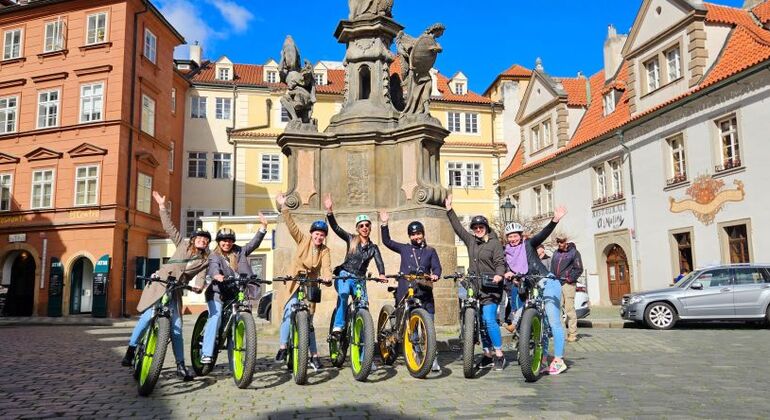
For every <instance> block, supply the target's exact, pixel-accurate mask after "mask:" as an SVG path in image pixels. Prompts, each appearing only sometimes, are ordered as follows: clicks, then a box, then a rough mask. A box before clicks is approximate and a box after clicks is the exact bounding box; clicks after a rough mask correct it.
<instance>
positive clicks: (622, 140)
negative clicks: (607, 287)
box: [616, 130, 641, 290]
mask: <svg viewBox="0 0 770 420" xmlns="http://www.w3.org/2000/svg"><path fill="white" fill-rule="evenodd" d="M616 135H617V136H618V142H619V143H620V147H622V148H623V150H625V152H626V155H627V156H628V174H629V180H630V184H631V223H632V224H633V231H632V232H633V233H632V235H631V239H632V240H633V242H632V246H633V252H634V268H633V273H634V274H633V275H634V277H633V283H635V284H639V271H640V269H641V268H640V265H641V258H639V230H638V229H637V219H636V188H635V184H634V164H633V160H632V159H631V149H630V148H629V147H628V145H627V144H626V142H625V136H624V134H623V130H618V132H617V134H616ZM637 290H638V288H637Z"/></svg>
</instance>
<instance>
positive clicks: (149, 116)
mask: <svg viewBox="0 0 770 420" xmlns="http://www.w3.org/2000/svg"><path fill="white" fill-rule="evenodd" d="M142 131H144V132H145V133H147V134H149V135H151V136H154V135H155V100H154V99H152V98H150V97H149V96H147V95H142Z"/></svg>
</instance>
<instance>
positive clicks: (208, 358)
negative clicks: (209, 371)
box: [201, 356, 213, 365]
mask: <svg viewBox="0 0 770 420" xmlns="http://www.w3.org/2000/svg"><path fill="white" fill-rule="evenodd" d="M212 361H213V360H212V358H211V356H201V364H202V365H210V364H211V362H212Z"/></svg>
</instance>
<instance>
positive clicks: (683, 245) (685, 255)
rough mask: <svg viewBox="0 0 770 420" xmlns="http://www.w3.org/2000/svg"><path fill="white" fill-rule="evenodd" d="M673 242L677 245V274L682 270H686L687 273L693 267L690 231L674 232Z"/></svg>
mask: <svg viewBox="0 0 770 420" xmlns="http://www.w3.org/2000/svg"><path fill="white" fill-rule="evenodd" d="M674 242H675V243H676V247H677V256H678V262H679V272H678V273H676V274H679V273H681V272H682V270H686V271H687V272H688V273H689V272H690V271H692V269H693V259H692V236H691V235H690V232H682V233H675V234H674Z"/></svg>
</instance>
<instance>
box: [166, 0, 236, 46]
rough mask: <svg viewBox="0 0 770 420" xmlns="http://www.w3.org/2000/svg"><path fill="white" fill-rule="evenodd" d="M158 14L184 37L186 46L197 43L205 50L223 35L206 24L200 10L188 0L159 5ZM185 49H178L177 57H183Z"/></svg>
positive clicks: (175, 0) (172, 0)
mask: <svg viewBox="0 0 770 420" xmlns="http://www.w3.org/2000/svg"><path fill="white" fill-rule="evenodd" d="M160 12H161V13H163V16H165V17H166V19H168V21H169V22H171V25H173V26H174V28H176V29H177V30H178V31H179V32H180V33H181V34H182V36H184V38H185V40H186V41H187V43H188V44H192V43H194V42H195V41H198V42H199V43H200V44H201V45H203V47H204V48H205V47H206V46H207V45H209V43H210V42H211V40H212V39H221V38H223V37H224V34H222V33H218V32H217V31H215V30H214V29H213V28H212V27H211V26H209V25H208V24H207V23H206V20H205V19H203V17H202V12H201V10H200V9H199V8H198V7H197V6H196V4H195V3H193V2H192V1H189V0H166V1H163V2H162V3H161V4H160ZM186 52H187V48H186V47H180V48H179V49H177V51H176V54H175V55H176V56H177V57H185V56H186V55H187V53H186Z"/></svg>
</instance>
